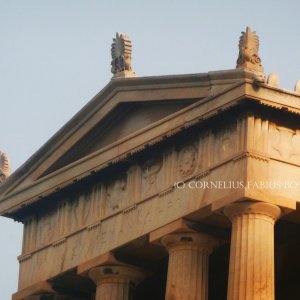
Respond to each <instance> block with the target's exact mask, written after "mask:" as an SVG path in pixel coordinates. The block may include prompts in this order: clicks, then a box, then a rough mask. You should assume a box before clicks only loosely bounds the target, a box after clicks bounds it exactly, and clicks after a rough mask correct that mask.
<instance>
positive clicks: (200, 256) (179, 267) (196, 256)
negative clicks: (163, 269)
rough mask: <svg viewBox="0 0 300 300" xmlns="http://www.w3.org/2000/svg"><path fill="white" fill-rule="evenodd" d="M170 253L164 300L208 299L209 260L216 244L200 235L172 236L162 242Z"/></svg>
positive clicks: (207, 237) (208, 236)
mask: <svg viewBox="0 0 300 300" xmlns="http://www.w3.org/2000/svg"><path fill="white" fill-rule="evenodd" d="M161 242H162V244H163V245H164V246H165V247H166V248H167V249H168V252H169V265H168V279H167V290H166V298H165V299H166V300H205V299H208V260H209V255H210V254H211V253H212V251H213V249H214V248H215V247H216V246H217V244H218V243H217V241H216V240H215V239H214V238H213V237H211V236H210V235H207V234H203V233H195V232H190V233H173V234H169V235H166V236H164V237H163V238H162V239H161Z"/></svg>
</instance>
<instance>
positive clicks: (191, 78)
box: [0, 70, 253, 216]
mask: <svg viewBox="0 0 300 300" xmlns="http://www.w3.org/2000/svg"><path fill="white" fill-rule="evenodd" d="M247 76H248V77H251V76H253V74H252V73H251V74H250V73H249V74H248V73H247V72H244V71H240V70H229V71H220V72H213V73H211V74H209V73H206V74H204V73H203V74H191V75H174V76H157V77H145V78H142V77H141V78H131V79H119V80H112V81H111V82H110V83H109V84H108V85H107V86H106V87H104V89H103V90H102V91H100V92H99V94H98V95H96V96H95V97H94V98H93V99H92V100H91V101H90V102H89V103H88V104H87V105H86V106H85V107H83V108H82V109H81V110H80V111H79V112H78V113H77V114H76V115H75V116H74V117H73V118H72V119H71V120H70V121H69V122H68V123H66V124H65V125H64V126H63V127H62V128H61V129H60V130H59V131H58V132H57V133H56V134H55V135H54V136H53V137H52V138H51V139H50V140H49V141H48V142H47V143H45V144H44V145H43V146H42V147H41V148H40V149H39V150H38V151H37V152H36V153H35V154H33V155H32V156H31V158H30V159H29V160H28V161H26V162H25V163H24V164H23V165H22V166H21V167H20V168H19V169H18V170H16V171H15V172H14V173H13V174H12V175H11V176H10V177H9V178H8V179H7V180H6V182H5V183H4V184H2V185H1V186H0V212H2V214H5V215H9V216H12V214H13V213H12V211H17V210H18V209H19V208H21V207H22V205H23V203H24V201H31V202H30V203H34V202H36V201H39V199H42V198H44V197H46V196H47V195H50V194H52V193H54V192H55V191H57V190H60V189H61V188H64V187H66V186H70V185H72V184H73V183H74V182H76V181H78V180H80V179H81V178H86V177H88V176H90V175H91V174H93V173H95V172H98V171H100V170H102V169H103V168H106V167H107V166H109V165H110V164H111V163H113V162H116V161H119V160H120V159H121V160H122V159H124V158H126V157H127V156H128V155H129V156H130V155H131V154H132V153H136V152H138V151H141V150H142V149H145V148H146V147H149V146H151V145H153V144H155V143H157V141H161V140H163V139H164V138H166V137H167V136H168V135H169V134H171V135H173V134H174V132H177V131H178V130H181V128H184V126H185V125H186V124H185V123H187V122H189V121H188V120H192V119H193V118H196V119H197V118H198V119H199V117H198V115H199V116H200V115H202V114H203V113H205V111H207V112H208V111H209V110H210V109H212V108H211V105H210V104H207V103H209V102H210V101H213V102H212V105H217V106H222V105H223V104H222V103H223V102H222V101H227V100H228V99H229V98H228V99H227V98H226V97H225V98H224V99H225V100H222V101H221V102H220V103H219V102H218V100H215V98H216V97H219V96H220V97H223V96H222V95H223V94H224V93H227V92H228V91H230V94H231V95H233V99H235V98H236V97H240V95H243V94H244V87H243V81H241V78H242V79H243V78H245V77H247ZM251 78H252V77H251ZM233 89H236V90H237V92H236V93H237V95H238V96H236V95H235V94H234V93H233V92H232V90H233ZM212 99H213V100H212ZM228 101H229V100H228ZM213 103H214V104H213ZM195 107H197V109H198V110H199V111H198V110H196V111H194V109H195ZM208 115H210V113H209V114H208ZM199 120H200V119H199ZM193 122H194V121H193ZM166 134H167V135H166Z"/></svg>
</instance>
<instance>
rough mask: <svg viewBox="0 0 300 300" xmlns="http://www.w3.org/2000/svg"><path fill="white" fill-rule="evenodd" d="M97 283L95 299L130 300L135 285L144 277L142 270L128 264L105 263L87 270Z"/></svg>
mask: <svg viewBox="0 0 300 300" xmlns="http://www.w3.org/2000/svg"><path fill="white" fill-rule="evenodd" d="M89 276H90V278H91V279H92V280H93V281H94V282H95V284H96V285H97V289H96V299H95V300H131V299H132V293H133V291H134V289H135V287H136V285H137V284H138V283H139V282H140V281H141V280H142V279H143V278H144V274H143V272H142V271H141V270H140V269H138V268H136V267H133V266H129V265H107V266H100V267H95V268H93V269H91V270H90V271H89Z"/></svg>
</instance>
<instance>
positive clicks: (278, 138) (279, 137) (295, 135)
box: [269, 124, 300, 164]
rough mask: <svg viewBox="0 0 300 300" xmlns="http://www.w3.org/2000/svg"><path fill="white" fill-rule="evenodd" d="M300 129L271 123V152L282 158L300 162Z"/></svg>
mask: <svg viewBox="0 0 300 300" xmlns="http://www.w3.org/2000/svg"><path fill="white" fill-rule="evenodd" d="M299 147H300V131H299V130H292V129H290V128H287V127H283V126H278V125H275V124H271V125H270V139H269V153H270V154H271V155H274V156H275V157H278V158H280V159H282V160H288V161H292V162H296V163H298V164H299V163H300V160H299V159H300V148H299Z"/></svg>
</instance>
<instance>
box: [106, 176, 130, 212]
mask: <svg viewBox="0 0 300 300" xmlns="http://www.w3.org/2000/svg"><path fill="white" fill-rule="evenodd" d="M127 197H128V193H127V178H126V177H125V176H124V177H120V178H117V179H115V180H112V181H111V182H110V183H109V184H108V185H107V193H106V202H105V203H106V207H105V211H106V213H107V214H109V213H113V212H115V211H118V210H120V209H122V208H123V207H124V205H125V204H126V201H127Z"/></svg>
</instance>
